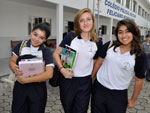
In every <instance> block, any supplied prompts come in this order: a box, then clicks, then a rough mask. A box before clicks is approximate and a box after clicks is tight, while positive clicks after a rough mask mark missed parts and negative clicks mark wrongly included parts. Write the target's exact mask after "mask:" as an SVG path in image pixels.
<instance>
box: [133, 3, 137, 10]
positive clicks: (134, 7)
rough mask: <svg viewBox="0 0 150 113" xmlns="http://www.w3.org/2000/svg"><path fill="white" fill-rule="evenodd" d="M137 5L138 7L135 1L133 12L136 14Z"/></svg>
mask: <svg viewBox="0 0 150 113" xmlns="http://www.w3.org/2000/svg"><path fill="white" fill-rule="evenodd" d="M136 5H137V3H136V1H135V0H134V1H133V12H136Z"/></svg>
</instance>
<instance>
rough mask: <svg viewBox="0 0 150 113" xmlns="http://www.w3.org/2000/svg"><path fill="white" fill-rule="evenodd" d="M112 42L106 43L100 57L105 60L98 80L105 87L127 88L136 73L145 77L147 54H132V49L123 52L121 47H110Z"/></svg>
mask: <svg viewBox="0 0 150 113" xmlns="http://www.w3.org/2000/svg"><path fill="white" fill-rule="evenodd" d="M109 44H110V42H107V43H106V44H104V46H103V48H102V51H101V53H100V57H101V58H104V62H103V64H102V66H101V67H100V69H99V70H98V72H97V80H98V82H99V83H100V84H102V85H103V86H104V87H106V88H108V89H112V90H124V89H127V88H128V86H129V84H130V81H131V80H132V78H133V76H134V75H135V76H136V77H138V78H144V77H145V71H146V67H145V63H146V55H145V54H144V53H143V54H142V55H141V56H136V55H135V54H133V55H131V54H130V51H128V52H126V53H124V54H121V53H120V47H117V48H116V49H115V51H116V52H114V50H113V49H114V46H112V47H111V48H109V49H108V46H109Z"/></svg>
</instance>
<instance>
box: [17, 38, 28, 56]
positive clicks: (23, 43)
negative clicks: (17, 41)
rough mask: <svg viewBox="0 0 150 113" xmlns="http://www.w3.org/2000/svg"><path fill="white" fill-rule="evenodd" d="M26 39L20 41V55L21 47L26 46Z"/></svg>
mask: <svg viewBox="0 0 150 113" xmlns="http://www.w3.org/2000/svg"><path fill="white" fill-rule="evenodd" d="M26 43H27V40H23V41H22V42H21V46H20V48H19V56H20V55H21V51H22V48H24V47H26Z"/></svg>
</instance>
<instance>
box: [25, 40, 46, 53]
mask: <svg viewBox="0 0 150 113" xmlns="http://www.w3.org/2000/svg"><path fill="white" fill-rule="evenodd" d="M27 47H31V40H28V41H27ZM44 48H46V45H45V44H41V45H40V47H39V49H38V51H39V50H43V49H44Z"/></svg>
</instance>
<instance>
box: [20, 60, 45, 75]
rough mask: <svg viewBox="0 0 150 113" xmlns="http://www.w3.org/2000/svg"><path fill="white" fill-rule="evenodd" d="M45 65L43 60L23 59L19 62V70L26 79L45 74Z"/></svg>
mask: <svg viewBox="0 0 150 113" xmlns="http://www.w3.org/2000/svg"><path fill="white" fill-rule="evenodd" d="M44 67H45V63H44V61H43V60H42V59H35V58H33V59H23V60H21V61H20V62H19V69H20V70H21V71H22V72H23V76H24V77H30V76H34V75H36V74H40V73H42V72H44Z"/></svg>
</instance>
